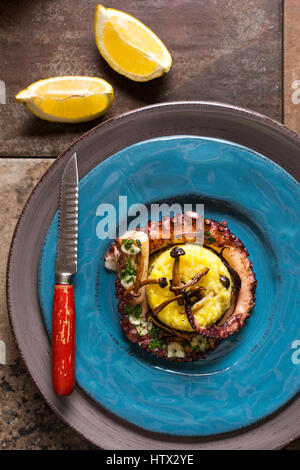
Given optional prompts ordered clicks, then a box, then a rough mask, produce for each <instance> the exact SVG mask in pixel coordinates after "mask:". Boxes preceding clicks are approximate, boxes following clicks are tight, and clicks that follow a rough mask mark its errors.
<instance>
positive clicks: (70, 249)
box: [52, 153, 78, 395]
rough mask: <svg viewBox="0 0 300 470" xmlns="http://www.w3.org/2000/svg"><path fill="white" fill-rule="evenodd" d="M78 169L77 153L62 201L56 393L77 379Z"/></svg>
mask: <svg viewBox="0 0 300 470" xmlns="http://www.w3.org/2000/svg"><path fill="white" fill-rule="evenodd" d="M77 245H78V169H77V157H76V153H74V154H73V155H72V156H71V157H70V159H69V161H68V162H67V164H66V166H65V169H64V172H63V176H62V180H61V190H60V201H59V223H58V243H57V255H56V265H55V273H56V285H55V287H54V295H53V310H52V383H53V388H54V391H55V393H56V394H57V395H69V394H70V393H71V392H72V390H73V388H74V382H75V298H74V287H73V285H72V275H73V274H75V273H76V271H77Z"/></svg>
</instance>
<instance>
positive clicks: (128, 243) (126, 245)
mask: <svg viewBox="0 0 300 470" xmlns="http://www.w3.org/2000/svg"><path fill="white" fill-rule="evenodd" d="M122 243H123V246H124V248H125V249H126V250H130V248H132V245H133V240H132V239H131V238H124V240H122Z"/></svg>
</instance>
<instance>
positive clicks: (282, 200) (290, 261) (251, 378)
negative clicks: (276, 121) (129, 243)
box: [39, 136, 300, 436]
mask: <svg viewBox="0 0 300 470" xmlns="http://www.w3.org/2000/svg"><path fill="white" fill-rule="evenodd" d="M119 195H127V196H128V204H133V203H136V202H140V203H144V204H149V203H152V202H157V201H158V202H161V201H165V200H170V199H171V200H174V201H176V202H185V203H186V202H193V203H195V202H198V203H204V204H205V216H206V217H209V218H213V219H216V220H223V219H226V220H227V221H228V224H229V227H230V229H231V230H232V231H233V233H234V234H236V235H237V236H238V237H239V238H241V240H242V241H243V242H244V243H245V245H246V247H247V249H248V251H249V253H250V258H251V260H252V262H253V264H254V271H255V273H256V275H257V302H256V307H255V309H254V310H253V313H252V315H251V317H250V319H249V320H248V322H247V324H246V326H245V327H244V328H243V329H242V330H241V331H240V332H238V333H237V334H236V335H234V336H233V337H232V338H230V339H227V340H225V341H224V342H223V343H222V344H221V345H220V346H219V347H218V348H217V349H216V351H214V352H213V353H212V354H210V355H209V356H208V358H207V359H205V360H200V361H198V362H195V363H188V364H176V363H175V364H174V363H172V362H167V361H165V360H162V359H161V360H160V359H156V358H154V357H152V356H151V355H150V354H148V353H146V352H144V351H142V350H141V349H140V348H139V347H138V346H135V345H133V344H131V343H130V342H129V341H128V340H127V338H125V337H124V335H123V334H122V332H121V329H120V326H119V321H120V316H119V313H118V311H117V299H116V298H115V289H114V280H115V275H114V274H110V273H108V272H106V271H105V269H104V259H103V258H104V254H105V253H106V251H107V249H108V248H109V245H110V242H109V241H107V240H104V241H103V240H100V239H99V238H98V237H97V235H96V226H97V223H98V222H99V220H100V219H99V216H97V215H96V210H97V207H98V205H99V204H101V203H104V202H107V203H111V204H114V205H115V207H116V208H118V200H119ZM79 200H80V202H79V258H78V273H77V274H76V275H75V276H74V285H75V292H76V307H77V316H76V321H77V337H76V341H77V345H76V380H77V384H78V385H79V386H80V387H81V388H82V389H83V390H85V392H86V393H87V394H88V395H90V396H91V397H92V398H93V399H94V400H96V401H97V402H98V403H99V404H101V405H102V406H104V407H105V408H107V409H109V410H110V411H112V412H113V413H115V414H117V415H118V416H120V417H122V418H124V419H126V420H128V421H130V422H132V423H134V424H136V425H138V426H140V427H142V428H145V429H147V430H151V431H155V432H162V433H169V434H174V435H184V436H204V435H212V434H219V433H224V432H228V431H233V430H237V429H239V428H241V427H244V426H247V425H249V424H251V423H254V422H257V421H258V420H261V419H262V418H264V417H266V416H267V415H269V414H270V413H272V412H274V411H275V410H277V409H278V408H279V407H281V406H282V405H284V404H285V403H286V402H288V401H289V400H290V399H291V398H292V397H294V396H295V395H296V394H297V392H298V391H299V388H300V367H299V366H297V364H296V361H295V360H294V359H295V354H294V356H293V353H295V350H294V349H293V347H294V344H293V343H294V341H295V340H297V339H299V338H300V317H299V302H300V289H299V274H300V252H299V246H300V231H299V226H300V186H299V184H298V183H297V182H296V181H295V180H294V179H293V178H292V177H291V176H290V175H289V174H288V173H286V172H285V171H284V170H283V169H282V168H280V167H279V166H277V165H276V164H274V163H273V162H271V161H270V160H268V159H267V158H265V157H263V156H262V155H259V154H257V153H255V152H254V151H252V150H249V149H247V148H245V147H242V146H239V145H236V144H233V143H230V142H225V141H221V140H216V139H209V138H201V137H192V136H178V137H164V138H158V139H153V140H148V141H144V142H140V143H138V144H135V145H132V146H130V147H128V148H125V149H124V150H122V151H120V152H119V153H117V154H115V155H113V156H112V157H110V158H108V159H107V160H105V161H104V162H102V163H101V164H100V165H98V166H97V167H95V168H94V169H93V170H92V171H91V172H90V173H88V174H87V175H86V176H85V177H84V178H83V179H82V180H81V181H80V189H79ZM56 242H57V214H56V216H55V217H54V219H53V221H52V224H51V226H50V228H49V231H48V234H47V237H46V239H45V243H44V246H43V250H42V253H41V259H40V275H39V295H40V303H41V307H42V311H43V315H44V318H45V322H46V325H47V328H48V331H50V329H51V304H52V292H53V286H54V281H55V276H54V266H55V256H56Z"/></svg>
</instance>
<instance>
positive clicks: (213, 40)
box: [0, 0, 282, 156]
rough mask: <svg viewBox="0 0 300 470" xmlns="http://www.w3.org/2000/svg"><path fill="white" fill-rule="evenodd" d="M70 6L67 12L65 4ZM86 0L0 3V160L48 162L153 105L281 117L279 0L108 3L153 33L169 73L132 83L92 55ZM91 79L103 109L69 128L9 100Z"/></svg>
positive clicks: (90, 3)
mask: <svg viewBox="0 0 300 470" xmlns="http://www.w3.org/2000/svg"><path fill="white" fill-rule="evenodd" d="M75 3H76V9H75V10H74V4H75ZM96 3H97V2H96V1H95V0H85V1H84V2H74V0H52V1H51V2H45V1H43V0H22V1H21V0H10V1H9V2H0V58H1V61H0V79H2V80H3V81H4V82H5V83H6V87H7V104H6V105H0V156H11V155H15V156H56V155H57V154H58V153H60V152H61V151H62V150H63V149H64V148H65V147H66V146H67V145H69V144H70V143H71V142H72V141H73V140H74V139H75V138H77V137H79V136H80V135H81V134H83V133H84V132H85V131H87V130H89V129H90V128H92V127H93V126H94V125H95V124H98V123H100V122H102V121H103V120H104V119H106V118H110V117H112V116H115V115H116V114H118V113H121V112H125V111H128V110H130V109H133V108H136V107H139V106H144V105H148V104H153V103H157V102H161V101H175V100H214V101H223V102H227V103H232V104H234V105H240V106H243V107H249V108H252V109H254V110H256V111H259V112H262V113H264V114H267V115H269V116H271V117H273V118H275V119H278V120H281V117H282V110H281V92H282V90H281V24H282V18H281V8H282V0H238V1H236V0H205V1H202V2H200V1H199V0H168V2H166V1H163V0H156V1H155V2H154V3H153V2H149V1H148V0H138V1H137V0H128V1H126V2H124V1H121V0H111V1H106V2H104V3H105V4H106V6H110V7H115V8H118V9H120V10H126V11H127V12H128V13H130V14H132V15H134V16H136V17H137V18H139V19H140V20H142V21H143V22H144V23H146V24H147V25H148V26H149V27H150V28H152V29H153V30H154V32H156V33H157V34H158V35H159V36H160V37H161V39H162V40H163V41H164V42H165V44H166V45H167V47H168V48H169V49H170V51H171V54H172V56H173V66H172V69H171V71H170V73H169V74H167V75H165V76H164V77H162V78H159V79H156V80H154V81H150V82H148V83H137V82H133V81H131V80H128V79H127V78H125V77H123V76H121V75H119V74H117V73H116V72H114V71H113V70H112V69H111V68H110V67H109V66H108V65H107V64H106V62H105V61H104V60H103V59H102V57H101V56H100V54H99V53H98V51H97V48H96V45H95V40H94V33H93V17H94V10H95V6H96ZM57 75H91V76H93V75H94V76H100V77H103V78H105V79H106V80H108V81H109V82H110V83H111V84H112V85H113V87H114V90H115V103H114V105H113V107H112V108H111V110H110V112H109V113H108V114H107V115H106V116H105V117H103V118H102V119H99V120H97V121H94V122H89V123H85V124H79V125H74V124H73V125H65V124H57V123H48V122H45V121H41V120H39V119H37V118H35V117H34V116H32V115H31V114H30V113H29V112H28V111H27V110H26V109H25V108H24V107H23V106H21V105H19V104H18V103H17V102H15V100H14V95H15V94H16V93H17V92H18V91H20V90H21V89H23V88H24V87H26V86H28V85H29V84H30V83H32V82H35V81H37V80H39V79H42V78H47V77H51V76H57Z"/></svg>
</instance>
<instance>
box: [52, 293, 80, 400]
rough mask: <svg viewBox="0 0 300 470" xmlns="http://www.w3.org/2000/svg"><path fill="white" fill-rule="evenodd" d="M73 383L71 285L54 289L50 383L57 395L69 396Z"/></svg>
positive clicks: (73, 357) (72, 305)
mask: <svg viewBox="0 0 300 470" xmlns="http://www.w3.org/2000/svg"><path fill="white" fill-rule="evenodd" d="M74 381H75V299H74V287H73V286H72V285H64V284H57V285H56V286H55V288H54V297H53V312H52V382H53V388H54V391H55V393H56V394H57V395H69V394H70V393H71V392H72V390H73V387H74Z"/></svg>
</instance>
